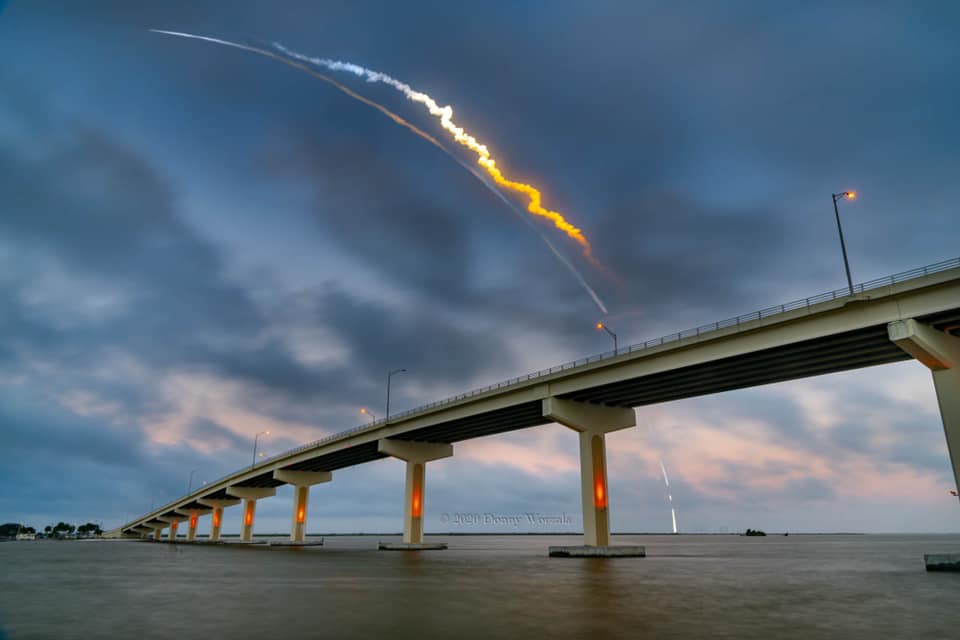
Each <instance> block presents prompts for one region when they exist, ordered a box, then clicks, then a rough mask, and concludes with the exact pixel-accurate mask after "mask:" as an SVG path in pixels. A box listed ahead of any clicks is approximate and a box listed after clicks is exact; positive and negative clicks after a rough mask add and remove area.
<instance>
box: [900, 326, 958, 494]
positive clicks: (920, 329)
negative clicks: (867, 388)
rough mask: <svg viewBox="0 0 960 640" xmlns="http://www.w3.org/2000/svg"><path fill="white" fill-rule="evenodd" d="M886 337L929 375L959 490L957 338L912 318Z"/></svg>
mask: <svg viewBox="0 0 960 640" xmlns="http://www.w3.org/2000/svg"><path fill="white" fill-rule="evenodd" d="M887 334H888V335H889V337H890V339H891V340H892V341H893V342H895V343H896V344H897V346H898V347H900V348H901V349H903V350H904V351H906V352H907V353H909V354H910V355H911V356H913V357H914V358H916V359H917V360H919V361H920V362H922V363H923V364H924V365H926V366H927V368H929V369H930V372H931V374H932V375H933V387H934V389H935V390H936V392H937V404H939V405H940V419H941V420H942V421H943V433H944V435H945V436H946V438H947V450H948V451H949V452H950V462H951V464H952V465H953V478H954V481H955V482H956V483H957V488H958V489H960V338H958V337H957V336H954V335H950V334H948V333H945V332H943V331H938V330H937V329H935V328H934V327H931V326H928V325H925V324H922V323H920V322H917V321H916V320H913V319H910V320H898V321H896V322H891V323H890V324H888V325H887Z"/></svg>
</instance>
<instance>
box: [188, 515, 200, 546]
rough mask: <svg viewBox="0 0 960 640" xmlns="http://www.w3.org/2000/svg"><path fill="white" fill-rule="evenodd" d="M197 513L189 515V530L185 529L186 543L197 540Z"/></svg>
mask: <svg viewBox="0 0 960 640" xmlns="http://www.w3.org/2000/svg"><path fill="white" fill-rule="evenodd" d="M197 518H198V516H197V512H196V511H194V512H193V513H191V514H190V528H189V529H187V542H193V541H194V540H196V539H197Z"/></svg>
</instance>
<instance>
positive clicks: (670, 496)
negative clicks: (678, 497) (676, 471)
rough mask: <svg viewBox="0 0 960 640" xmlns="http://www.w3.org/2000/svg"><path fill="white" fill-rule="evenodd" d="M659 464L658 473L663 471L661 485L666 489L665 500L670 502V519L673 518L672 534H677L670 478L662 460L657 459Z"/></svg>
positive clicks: (675, 512)
mask: <svg viewBox="0 0 960 640" xmlns="http://www.w3.org/2000/svg"><path fill="white" fill-rule="evenodd" d="M657 460H658V461H659V462H660V471H663V484H664V485H665V486H666V487H667V500H668V501H669V502H670V517H671V518H673V532H674V533H676V532H677V511H676V509H674V508H673V494H672V493H670V478H668V477H667V468H666V467H665V466H663V459H662V458H657Z"/></svg>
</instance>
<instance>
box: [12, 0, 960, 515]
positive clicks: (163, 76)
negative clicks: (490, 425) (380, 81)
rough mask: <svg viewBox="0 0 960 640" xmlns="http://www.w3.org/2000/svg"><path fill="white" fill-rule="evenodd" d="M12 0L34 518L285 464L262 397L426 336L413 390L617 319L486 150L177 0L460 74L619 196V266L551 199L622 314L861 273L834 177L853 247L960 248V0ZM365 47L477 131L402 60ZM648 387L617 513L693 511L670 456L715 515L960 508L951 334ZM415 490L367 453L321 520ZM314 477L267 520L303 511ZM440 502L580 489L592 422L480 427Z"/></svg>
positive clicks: (560, 180) (915, 261) (888, 251)
mask: <svg viewBox="0 0 960 640" xmlns="http://www.w3.org/2000/svg"><path fill="white" fill-rule="evenodd" d="M4 4H5V5H6V6H5V7H4V6H3V5H4ZM921 4H922V6H921ZM228 5H229V8H227V7H228ZM0 7H2V9H0V86H2V91H0V453H2V456H3V463H2V464H0V521H18V520H22V521H24V522H27V523H28V524H33V525H34V526H43V525H45V524H47V523H49V522H56V521H57V520H67V521H85V520H99V521H102V522H103V523H104V526H107V527H109V526H116V525H117V524H119V523H121V522H122V521H125V520H126V519H129V518H132V517H134V516H136V515H139V514H141V513H143V512H145V511H147V510H148V509H149V508H150V506H151V504H152V503H156V504H158V505H159V504H160V503H162V502H166V501H168V500H170V499H173V498H175V497H177V496H178V495H181V494H182V493H184V492H185V490H186V488H187V484H188V480H189V478H190V474H191V471H192V470H194V469H197V471H196V473H195V474H194V484H195V485H196V483H197V482H202V481H204V480H213V479H215V478H218V477H220V476H222V475H224V474H226V473H229V472H231V471H233V470H235V469H237V468H239V467H241V466H242V465H244V464H249V461H250V457H251V453H252V441H253V437H254V434H255V433H257V432H259V431H263V430H266V429H269V430H270V431H271V435H270V436H267V437H265V438H262V439H261V449H262V450H264V451H266V453H267V454H268V455H272V454H275V453H280V452H282V451H283V450H285V449H288V448H291V447H293V446H296V445H298V444H300V443H303V442H307V441H310V440H313V439H316V438H319V437H322V436H324V435H327V434H331V433H335V432H337V431H340V430H343V429H345V428H349V427H352V426H355V425H357V424H360V423H362V421H363V418H364V416H362V415H360V413H359V410H360V408H361V407H370V408H371V409H372V410H373V411H374V412H375V413H377V414H378V415H379V414H380V412H382V410H383V404H384V387H385V379H386V372H387V371H389V370H391V369H394V368H399V367H404V368H406V369H408V373H405V374H400V375H398V376H397V377H395V378H394V386H393V397H392V410H394V411H400V410H404V409H409V408H413V407H415V406H417V405H419V404H423V403H426V402H430V401H433V400H437V399H441V398H444V397H447V396H450V395H454V394H456V393H459V392H462V391H466V390H469V389H472V388H474V387H477V386H481V385H484V384H488V383H491V382H496V381H499V380H501V379H506V378H509V377H512V376H514V375H518V374H520V373H525V372H528V371H533V370H536V369H539V368H541V367H546V366H550V365H553V364H558V363H561V362H564V361H567V360H571V359H574V358H578V357H582V356H584V355H587V354H591V353H596V352H599V351H603V350H607V349H609V348H610V347H611V344H610V340H609V337H608V336H607V335H606V334H604V333H602V332H598V331H596V330H595V329H594V328H593V324H594V323H595V322H596V321H597V320H599V319H601V317H600V312H599V310H598V309H597V307H596V306H595V305H594V303H593V302H592V300H591V299H590V297H589V296H588V295H587V294H586V292H585V291H584V289H583V288H581V287H580V285H579V284H578V283H577V282H576V280H575V279H574V278H573V277H572V276H571V274H570V273H569V272H568V271H567V270H566V269H565V268H564V267H563V266H562V265H561V263H560V262H559V261H558V260H557V259H556V257H555V256H554V255H552V254H551V252H550V250H549V249H548V248H547V247H546V245H545V244H544V243H543V241H542V240H541V238H540V237H538V235H537V233H535V231H534V230H532V229H531V228H530V227H529V226H528V225H527V224H526V223H525V222H524V221H523V220H521V219H518V218H517V217H516V216H515V215H514V214H513V213H511V212H510V210H509V209H507V208H506V207H505V206H504V205H503V203H501V202H500V201H499V200H497V199H496V198H495V197H494V196H493V195H491V193H490V192H489V191H487V190H486V189H485V188H484V186H483V185H482V184H481V183H480V182H479V181H477V180H476V178H475V177H474V176H471V175H470V174H469V173H468V172H466V171H464V169H463V168H462V167H461V166H459V165H458V164H457V163H456V162H454V161H453V160H452V159H451V158H450V157H448V156H446V155H444V154H443V153H442V152H440V151H439V150H438V149H436V148H435V147H433V146H431V145H430V144H428V143H427V142H425V141H424V140H422V139H420V138H418V137H416V136H415V135H413V134H412V133H410V131H408V130H406V129H404V128H402V127H399V126H397V125H396V124H395V123H393V122H392V121H390V120H389V119H387V118H385V117H384V116H383V115H382V114H381V113H378V112H377V111H375V110H373V109H371V108H369V107H367V106H364V105H362V104H360V103H358V102H356V101H355V100H353V99H351V98H349V97H348V96H346V95H344V94H343V93H341V92H338V91H337V90H336V89H334V88H333V87H331V86H329V85H328V84H325V83H323V82H321V81H319V80H317V79H315V78H311V77H310V76H308V75H306V74H304V73H301V72H298V71H296V70H294V69H291V68H289V67H286V66H283V65H281V64H278V63H277V62H275V61H271V60H269V59H266V58H263V57H258V56H255V55H253V54H250V53H246V52H243V51H238V50H236V49H229V48H225V47H218V46H215V45H211V44H208V43H203V42H197V41H189V40H183V39H176V38H171V37H167V36H161V35H157V34H152V33H149V32H148V31H147V29H148V28H160V29H172V30H177V31H191V32H196V33H203V34H208V35H215V36H219V37H223V38H227V39H232V40H241V41H244V42H251V43H258V42H259V43H262V42H271V41H279V42H282V43H283V44H284V45H286V46H288V47H290V48H291V49H293V50H296V51H300V52H303V53H305V54H308V55H311V56H319V57H330V58H338V59H343V60H349V61H353V62H356V63H358V64H362V65H365V66H368V67H370V68H373V69H378V70H382V71H385V72H388V73H390V74H392V75H394V76H396V77H397V78H400V79H402V80H404V81H406V82H408V83H410V84H411V85H413V86H414V87H416V88H418V89H420V90H423V91H426V92H427V93H429V94H430V95H432V96H433V97H435V98H436V99H437V101H438V102H439V103H440V104H450V105H452V106H453V107H454V108H455V114H456V119H457V121H458V123H460V124H461V125H463V126H465V127H466V128H467V129H468V130H470V131H471V132H473V133H474V134H475V135H476V136H477V137H478V138H480V139H481V140H482V141H483V142H485V143H487V144H488V145H489V147H490V149H491V150H492V152H493V153H494V155H495V157H496V158H497V159H498V161H499V165H500V166H501V168H502V169H503V170H504V171H505V172H506V173H507V174H508V175H510V176H515V177H517V178H519V179H522V180H525V181H529V182H531V183H534V184H536V185H538V186H539V187H541V189H542V191H543V194H544V201H545V203H546V204H547V205H548V206H550V207H551V208H554V209H556V210H558V211H561V212H563V213H564V214H565V215H566V216H567V217H568V218H569V220H570V221H571V222H572V223H574V224H576V225H577V226H579V227H580V228H582V229H583V232H584V234H585V235H586V236H587V237H588V238H589V239H590V241H591V243H592V244H593V247H594V253H595V256H596V258H597V259H598V260H599V261H600V262H601V263H602V264H603V265H604V266H605V270H601V269H597V268H596V267H594V266H593V265H591V264H590V263H589V262H588V261H586V260H584V259H583V257H582V256H581V255H580V253H579V251H578V246H577V245H576V244H575V243H573V242H572V241H570V240H569V239H567V238H566V237H565V236H564V235H563V234H561V233H559V232H557V231H556V230H554V229H552V228H551V227H549V226H547V225H543V224H541V223H536V228H537V229H538V230H540V231H541V232H542V233H543V234H545V235H546V237H547V238H549V239H550V241H551V242H553V243H554V244H555V245H556V246H557V248H558V249H559V250H560V251H561V252H562V253H563V254H564V255H565V256H567V257H568V259H569V260H571V261H572V262H573V264H574V265H575V266H576V268H577V269H578V270H579V271H580V272H581V273H582V274H583V276H584V277H585V278H586V280H587V281H588V282H589V284H590V285H591V286H592V287H593V288H594V289H595V290H596V292H597V293H598V294H599V296H600V297H601V298H602V299H603V301H604V302H605V304H606V306H607V307H608V308H609V312H610V315H609V316H607V317H606V318H605V321H606V322H608V324H609V325H610V326H611V327H612V328H613V329H614V330H615V331H616V332H617V333H618V334H619V337H620V343H621V344H628V343H632V342H638V341H642V340H645V339H648V338H653V337H656V336H659V335H662V334H667V333H671V332H674V331H676V330H678V329H683V328H688V327H691V326H697V325H699V324H703V323H707V322H711V321H714V320H719V319H723V318H726V317H729V316H732V315H736V314H738V313H743V312H748V311H752V310H754V309H757V308H761V307H766V306H769V305H773V304H778V303H781V302H785V301H789V300H792V299H795V298H797V297H804V296H808V295H813V294H817V293H820V292H823V291H829V290H831V289H835V288H838V287H841V286H844V284H845V280H844V274H843V266H842V261H841V258H840V254H839V246H838V242H837V237H836V228H835V223H834V220H833V211H832V208H831V204H830V194H831V193H832V192H835V191H839V190H845V189H856V190H857V191H858V192H859V193H860V197H859V198H858V200H857V201H856V202H855V203H844V206H843V212H842V213H843V216H844V223H845V232H846V234H847V241H848V249H849V253H850V261H851V266H852V270H853V276H854V279H855V280H856V281H865V280H868V279H871V278H876V277H880V276H884V275H888V274H892V273H895V272H898V271H903V270H906V269H910V268H913V267H917V266H922V265H925V264H930V263H933V262H937V261H940V260H944V259H948V258H953V257H956V256H957V255H960V248H958V246H960V245H958V243H957V238H958V233H960V217H958V216H957V211H956V206H955V203H956V202H957V200H958V197H960V182H958V181H957V180H956V168H957V166H958V152H957V149H958V143H960V120H958V119H957V117H956V114H957V113H958V110H960V90H958V89H957V86H956V65H957V60H958V59H960V40H958V39H957V38H956V37H955V25H956V24H957V21H958V20H960V10H958V9H957V7H956V5H955V3H950V2H926V3H911V2H900V3H896V2H877V1H873V0H870V1H864V2H845V3H837V2H805V3H794V4H793V5H790V7H789V8H788V7H787V6H786V5H784V4H782V3H767V2H756V3H751V2H734V1H728V2H723V3H716V2H702V3H692V2H689V3H688V2H613V3H604V2H561V1H555V2H515V1H512V0H511V1H506V2H483V3H479V2H477V3H459V2H453V3H439V4H438V3H423V4H422V6H416V5H415V4H411V3H394V2H382V3H377V2H339V1H338V2H333V1H330V2H307V1H305V0H304V1H296V0H290V1H286V2H271V3H264V2H231V3H223V2H197V1H189V2H187V1H184V2H162V3H159V2H158V3H154V5H153V6H146V4H145V3H129V2H121V1H116V2H84V3H63V2H53V1H51V2H45V1H43V0H32V1H30V2H25V1H17V0H12V1H11V2H8V3H3V2H0ZM336 77H337V78H338V79H339V80H342V81H343V82H345V83H347V84H348V85H349V86H350V87H352V88H354V89H356V90H358V91H361V92H362V93H363V94H364V95H366V96H368V97H370V98H371V99H373V100H376V101H379V102H381V103H383V105H384V106H386V107H388V108H389V109H391V110H394V111H395V112H396V113H397V114H398V115H400V116H402V117H404V118H406V119H408V120H409V121H410V122H411V123H413V124H415V125H416V126H418V127H420V128H422V129H424V130H425V131H427V132H428V133H430V134H431V135H435V136H437V137H438V138H439V139H442V140H444V141H446V140H447V139H446V138H444V137H443V136H444V135H445V134H444V133H443V131H442V130H441V129H440V128H439V126H438V125H437V123H436V122H435V121H434V120H433V119H431V118H430V117H429V115H427V114H426V113H425V112H424V110H423V109H422V107H420V106H419V105H416V104H414V103H411V102H409V101H407V100H405V99H404V98H403V97H402V96H400V95H399V94H398V93H396V92H395V91H394V90H392V89H390V88H388V87H385V86H383V85H371V84H367V83H364V82H362V81H359V80H358V79H356V78H354V77H352V76H350V75H349V74H338V75H337V76H336ZM450 148H451V149H453V145H452V144H451V145H450ZM454 153H455V154H456V155H457V157H458V158H460V159H462V160H466V161H470V159H471V157H470V155H469V152H466V151H462V150H455V151H454ZM518 202H520V200H518ZM638 417H639V424H640V427H639V428H637V429H632V430H628V431H625V432H619V433H616V434H612V435H611V436H610V437H609V439H608V445H609V456H610V459H609V473H610V476H611V478H610V481H611V505H612V524H613V528H614V530H634V531H637V530H639V531H667V530H669V529H670V513H669V508H668V505H667V502H666V494H665V491H664V487H663V481H662V477H661V473H660V466H659V461H658V460H659V459H661V458H662V460H663V462H664V463H665V465H666V467H667V470H668V471H669V473H670V479H671V483H672V489H673V495H674V501H675V504H676V506H677V515H678V520H679V524H680V529H681V531H720V530H724V529H727V530H731V531H733V530H738V529H743V528H746V527H748V526H752V527H761V528H767V529H773V530H784V529H786V530H790V531H836V530H854V531H868V532H872V531H911V532H912V531H925V532H941V531H958V530H960V509H958V508H957V504H956V500H955V499H952V498H950V496H949V494H948V490H949V489H951V488H952V487H953V478H952V474H951V472H950V467H949V461H948V457H947V451H946V445H945V442H944V438H943V433H942V428H941V425H940V422H939V414H938V412H937V409H936V401H935V397H934V392H933V388H932V384H931V382H930V378H929V373H928V372H927V371H926V370H925V369H924V368H923V367H922V366H921V365H919V364H917V363H914V362H906V363H902V364H897V365H889V366H885V367H882V368H876V369H868V370H861V371H856V372H851V373H844V374H837V375H832V376H826V377H822V378H817V379H810V380H801V381H794V382H789V383H783V384H777V385H771V386H767V387H761V388H755V389H748V390H743V391H738V392H734V393H726V394H723V395H718V396H710V397H703V398H697V399H691V400H684V401H679V402H673V403H669V404H664V405H660V406H655V407H647V408H643V409H640V410H638ZM402 494H403V464H402V463H401V462H398V461H393V460H383V461H379V462H375V463H370V464H368V465H365V466H361V467H356V468H352V469H347V470H343V471H340V472H337V473H336V474H335V477H334V481H333V482H332V483H330V484H327V485H322V486H319V487H316V488H315V489H314V491H313V494H312V496H311V511H310V513H311V521H310V527H309V529H310V531H398V530H399V529H400V528H401V522H400V518H401V514H402V505H401V499H402ZM290 496H291V491H290V490H289V489H281V490H280V491H279V493H278V498H276V499H272V500H267V501H263V502H262V503H261V505H260V507H259V509H258V525H257V528H258V530H260V531H284V530H286V528H287V526H288V521H289V509H290ZM426 504H427V530H428V531H429V530H431V529H432V530H439V529H444V528H446V529H450V528H451V527H450V526H449V525H441V524H440V516H441V514H444V513H481V514H484V513H496V514H505V515H513V514H522V513H526V512H538V513H541V514H545V515H560V514H564V513H566V514H569V515H570V516H571V517H572V519H573V522H574V526H573V528H576V527H578V526H579V523H580V513H579V476H578V461H577V438H576V436H575V434H574V433H573V432H570V431H568V430H566V429H564V428H563V427H560V426H558V425H548V426H544V427H540V428H536V429H532V430H528V431H524V432H517V433H512V434H506V435H501V436H495V437H491V438H486V439H481V440H475V441H470V442H465V443H462V444H458V445H457V448H456V455H455V457H454V458H452V459H448V460H444V461H440V462H436V463H432V464H431V465H430V468H429V474H428V492H427V501H426ZM239 523H240V514H239V512H236V513H233V514H232V515H231V514H230V512H228V514H227V517H226V520H225V531H237V530H239ZM203 526H204V527H206V524H205V523H204V525H203ZM524 528H526V527H524ZM566 528H567V529H569V528H571V527H566ZM503 530H510V527H505V528H503ZM534 530H536V529H534Z"/></svg>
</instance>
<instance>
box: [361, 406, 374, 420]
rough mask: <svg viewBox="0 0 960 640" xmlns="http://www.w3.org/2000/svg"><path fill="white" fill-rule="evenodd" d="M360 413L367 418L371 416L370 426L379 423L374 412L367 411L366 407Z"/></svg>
mask: <svg viewBox="0 0 960 640" xmlns="http://www.w3.org/2000/svg"><path fill="white" fill-rule="evenodd" d="M360 413H362V414H363V415H365V416H370V424H373V423H374V422H376V421H377V416H375V415H373V411H370V409H367V408H366V407H364V408H363V409H360Z"/></svg>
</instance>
